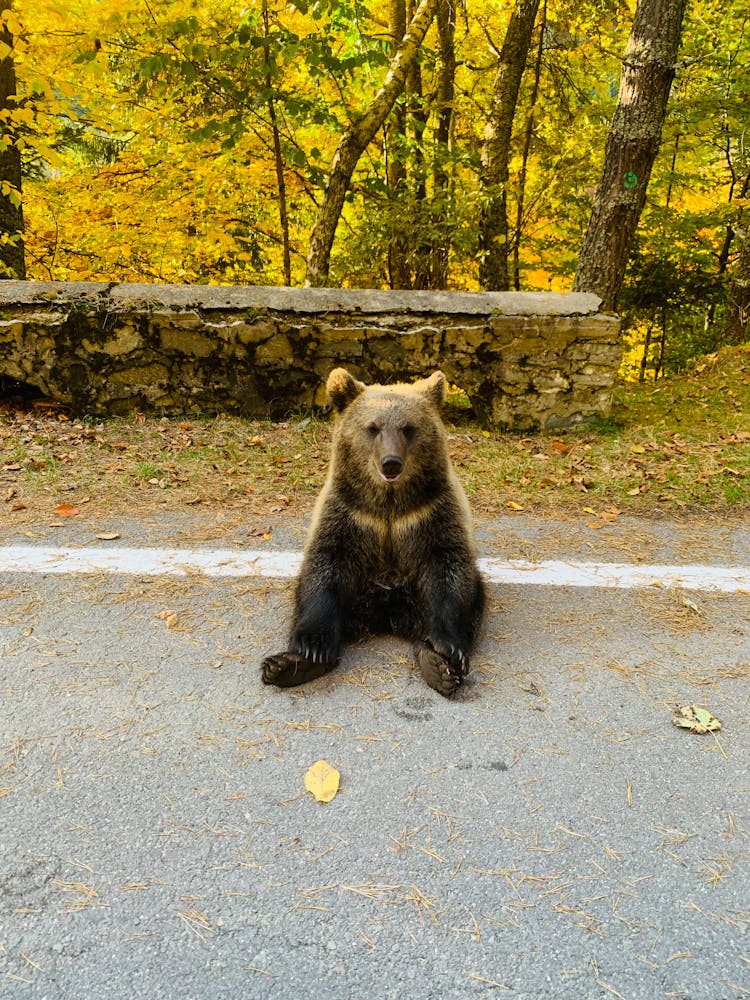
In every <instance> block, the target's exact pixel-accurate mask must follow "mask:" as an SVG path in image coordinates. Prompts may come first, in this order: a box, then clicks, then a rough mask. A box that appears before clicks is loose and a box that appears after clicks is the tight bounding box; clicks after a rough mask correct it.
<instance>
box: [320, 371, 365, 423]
mask: <svg viewBox="0 0 750 1000" xmlns="http://www.w3.org/2000/svg"><path fill="white" fill-rule="evenodd" d="M366 388H367V386H366V385H365V384H364V382H358V381H357V380H356V379H355V378H353V377H352V376H351V375H350V374H349V372H348V371H347V370H346V368H334V369H333V371H332V372H331V374H330V375H329V376H328V381H327V382H326V390H327V392H328V398H329V399H330V401H331V402H332V403H333V406H334V408H335V410H336V412H337V413H343V412H344V410H345V409H346V408H347V406H348V405H349V404H350V403H352V402H354V400H355V399H356V398H357V396H358V395H359V394H360V393H361V392H364V391H365V389H366Z"/></svg>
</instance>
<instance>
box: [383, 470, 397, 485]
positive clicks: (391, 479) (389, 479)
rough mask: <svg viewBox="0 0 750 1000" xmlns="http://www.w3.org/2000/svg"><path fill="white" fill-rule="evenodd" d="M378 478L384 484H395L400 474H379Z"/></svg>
mask: <svg viewBox="0 0 750 1000" xmlns="http://www.w3.org/2000/svg"><path fill="white" fill-rule="evenodd" d="M380 478H381V479H382V480H383V482H384V483H395V482H396V480H397V479H400V478H401V473H400V472H390V473H388V472H382V471H381V472H380Z"/></svg>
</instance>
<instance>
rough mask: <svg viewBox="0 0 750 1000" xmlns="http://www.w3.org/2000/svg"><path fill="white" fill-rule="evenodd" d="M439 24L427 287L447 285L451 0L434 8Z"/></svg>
mask: <svg viewBox="0 0 750 1000" xmlns="http://www.w3.org/2000/svg"><path fill="white" fill-rule="evenodd" d="M437 28H438V60H439V61H438V80H437V95H436V102H437V127H436V129H435V153H434V167H433V172H432V183H433V190H432V200H433V205H432V207H431V211H430V215H431V219H432V225H431V227H430V229H431V232H432V233H433V234H434V235H433V236H432V245H431V247H430V263H429V268H428V271H429V283H428V287H430V288H447V287H448V258H449V253H450V241H449V237H448V226H447V225H446V224H445V220H446V215H452V212H450V213H449V212H448V205H449V203H451V204H452V201H453V197H452V190H451V177H450V174H449V173H448V167H447V162H448V156H449V154H450V144H451V134H452V131H453V101H454V97H455V91H456V43H455V38H456V5H455V2H454V0H439V3H438V9H437Z"/></svg>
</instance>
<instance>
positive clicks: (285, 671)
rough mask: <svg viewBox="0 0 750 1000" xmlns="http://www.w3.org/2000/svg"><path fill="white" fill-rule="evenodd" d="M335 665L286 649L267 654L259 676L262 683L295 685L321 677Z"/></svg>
mask: <svg viewBox="0 0 750 1000" xmlns="http://www.w3.org/2000/svg"><path fill="white" fill-rule="evenodd" d="M335 666H336V664H335V663H330V662H328V661H322V660H320V661H318V662H317V663H314V662H313V661H312V660H308V659H306V658H305V657H304V656H300V655H299V654H298V653H292V652H291V651H287V652H285V653H276V654H275V655H274V656H267V657H266V658H265V660H263V665H262V672H261V676H262V678H263V683H264V684H275V685H276V687H296V686H297V685H298V684H306V683H307V682H308V681H314V680H315V679H316V678H318V677H322V676H323V675H324V674H327V673H328V672H329V671H330V670H333V668H334V667H335Z"/></svg>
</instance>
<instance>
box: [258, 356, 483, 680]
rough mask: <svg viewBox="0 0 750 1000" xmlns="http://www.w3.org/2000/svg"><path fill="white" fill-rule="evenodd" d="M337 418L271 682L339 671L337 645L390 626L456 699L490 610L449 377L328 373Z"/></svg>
mask: <svg viewBox="0 0 750 1000" xmlns="http://www.w3.org/2000/svg"><path fill="white" fill-rule="evenodd" d="M326 387H327V390H328V396H329V398H330V400H331V403H332V404H333V407H334V409H335V411H336V414H337V417H336V422H335V426H334V431H333V447H332V457H331V463H330V467H329V470H328V478H327V479H326V483H325V485H324V487H323V489H322V491H321V493H320V496H319V497H318V501H317V504H316V506H315V510H314V513H313V518H312V525H311V527H310V532H309V535H308V540H307V544H306V546H305V553H304V559H303V562H302V568H301V570H300V575H299V578H298V580H297V585H296V592H295V608H294V618H293V622H292V630H291V636H290V639H289V645H288V648H287V649H286V651H285V652H281V653H277V654H275V655H274V656H268V657H267V658H266V659H265V660H264V661H263V680H264V682H265V683H266V684H276V685H278V686H279V687H292V686H294V685H296V684H302V683H304V682H305V681H309V680H312V679H313V678H315V677H321V676H322V675H323V674H325V673H327V672H328V671H329V670H332V669H333V667H335V665H336V663H337V661H338V658H339V653H340V651H341V647H342V644H343V643H345V642H348V641H352V640H355V639H358V638H363V637H364V636H367V635H377V634H381V633H391V634H394V635H398V636H403V637H405V638H409V639H412V640H414V657H415V660H416V664H417V666H418V667H419V669H420V670H421V672H422V676H423V677H424V679H425V680H426V681H427V683H428V684H429V685H430V687H432V688H434V689H435V690H436V691H439V692H440V694H443V695H446V696H447V695H452V694H453V693H454V692H455V691H456V690H457V688H458V687H459V686H460V685H461V684H462V683H463V680H464V677H465V676H466V674H467V673H468V670H469V653H470V651H471V648H472V643H473V642H474V639H475V638H476V635H477V632H478V630H479V627H480V624H481V619H482V613H483V610H484V587H483V584H482V579H481V577H480V575H479V570H478V568H477V561H476V554H475V550H474V542H473V536H472V527H471V513H470V511H469V505H468V502H467V500H466V496H465V494H464V491H463V489H462V488H461V485H460V484H459V482H458V479H457V478H456V474H455V472H454V470H453V467H452V465H451V462H450V459H449V457H448V452H447V448H446V442H445V430H444V427H443V423H442V420H441V419H440V413H439V408H440V405H441V404H442V402H443V397H444V394H445V376H444V375H443V373H442V372H435V373H434V374H433V375H431V376H430V377H429V378H426V379H422V380H421V381H419V382H415V383H413V384H411V385H370V386H366V385H364V384H363V383H362V382H358V381H357V380H356V379H354V378H353V377H352V376H351V375H350V374H349V372H347V371H346V370H345V369H343V368H336V369H335V370H334V371H332V372H331V374H330V376H329V377H328V383H327V386H326Z"/></svg>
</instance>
